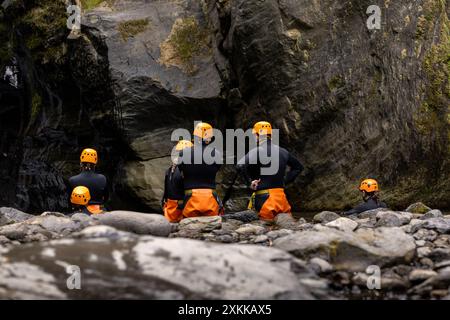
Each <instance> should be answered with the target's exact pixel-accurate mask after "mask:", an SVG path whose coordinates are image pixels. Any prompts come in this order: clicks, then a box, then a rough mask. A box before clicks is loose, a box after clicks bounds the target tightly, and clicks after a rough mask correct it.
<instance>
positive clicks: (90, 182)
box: [69, 171, 108, 205]
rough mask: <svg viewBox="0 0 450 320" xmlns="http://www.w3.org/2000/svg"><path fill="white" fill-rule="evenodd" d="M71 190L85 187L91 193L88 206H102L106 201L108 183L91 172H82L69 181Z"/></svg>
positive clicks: (100, 175)
mask: <svg viewBox="0 0 450 320" xmlns="http://www.w3.org/2000/svg"><path fill="white" fill-rule="evenodd" d="M69 184H70V186H71V188H72V189H73V188H75V187H76V186H86V187H87V188H88V189H89V191H90V192H91V201H90V204H101V205H103V204H104V203H105V202H106V201H107V200H108V199H107V195H108V183H107V180H106V177H105V176H104V175H102V174H99V173H95V172H93V171H83V172H81V173H80V174H78V175H76V176H73V177H71V178H70V179H69Z"/></svg>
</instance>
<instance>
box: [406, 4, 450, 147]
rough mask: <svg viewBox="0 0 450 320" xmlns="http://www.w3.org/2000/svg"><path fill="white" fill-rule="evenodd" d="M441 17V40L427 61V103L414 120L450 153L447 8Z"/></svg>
mask: <svg viewBox="0 0 450 320" xmlns="http://www.w3.org/2000/svg"><path fill="white" fill-rule="evenodd" d="M440 1H441V0H438V2H440ZM440 17H441V29H440V40H439V42H438V43H437V44H433V45H432V47H431V49H430V50H429V51H428V52H427V54H426V56H425V59H424V62H423V68H424V71H425V73H426V75H427V78H428V81H429V85H428V87H427V88H426V96H425V101H424V102H423V104H422V106H421V107H420V108H419V110H418V111H417V112H416V113H415V115H414V120H415V124H416V127H417V128H418V130H419V132H420V133H421V134H423V135H431V134H432V133H434V135H433V137H430V139H431V140H432V143H435V144H438V150H442V151H446V152H448V153H450V121H449V120H450V103H449V101H450V21H449V19H448V17H447V14H446V12H445V6H443V7H441V13H440ZM435 135H438V136H435Z"/></svg>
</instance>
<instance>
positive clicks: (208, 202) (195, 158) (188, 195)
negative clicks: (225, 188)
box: [178, 123, 222, 217]
mask: <svg viewBox="0 0 450 320" xmlns="http://www.w3.org/2000/svg"><path fill="white" fill-rule="evenodd" d="M212 138H213V128H212V127H211V125H209V124H207V123H200V124H198V125H197V126H196V128H195V130H194V140H195V143H194V146H193V147H190V148H186V149H184V150H183V151H182V153H181V154H180V161H179V164H178V167H179V168H180V171H181V173H182V175H183V184H184V193H185V198H184V203H183V216H184V217H198V216H217V215H218V214H219V213H220V212H221V211H222V203H221V201H220V199H219V197H218V195H217V192H216V175H217V172H218V171H219V169H220V167H221V163H222V158H221V157H222V154H221V153H220V152H219V151H218V150H217V149H214V148H211V147H208V146H209V143H210V142H211V141H212ZM205 150H206V152H204V151H205ZM205 156H208V157H209V156H210V157H211V158H212V159H206V158H205ZM216 160H217V161H216Z"/></svg>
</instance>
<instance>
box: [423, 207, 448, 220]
mask: <svg viewBox="0 0 450 320" xmlns="http://www.w3.org/2000/svg"><path fill="white" fill-rule="evenodd" d="M441 217H443V216H442V212H441V210H436V209H435V210H430V211H428V212H427V213H425V214H424V215H423V216H422V217H421V219H422V220H426V219H430V218H441Z"/></svg>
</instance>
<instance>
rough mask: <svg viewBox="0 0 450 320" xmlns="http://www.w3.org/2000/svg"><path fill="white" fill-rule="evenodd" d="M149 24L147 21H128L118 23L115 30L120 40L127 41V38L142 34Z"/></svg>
mask: <svg viewBox="0 0 450 320" xmlns="http://www.w3.org/2000/svg"><path fill="white" fill-rule="evenodd" d="M149 23H150V22H149V20H148V19H138V20H129V21H124V22H121V23H119V25H118V26H117V29H118V30H119V33H120V35H121V37H122V40H123V41H127V40H128V38H131V37H134V36H135V35H137V34H139V33H141V32H144V31H145V30H146V29H147V27H148V25H149Z"/></svg>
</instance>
